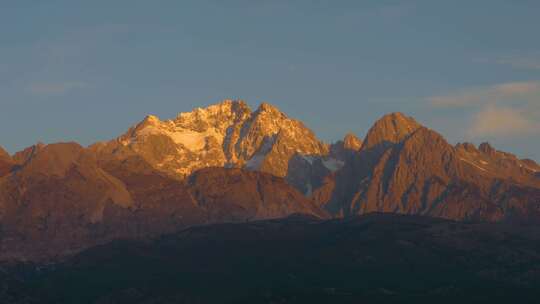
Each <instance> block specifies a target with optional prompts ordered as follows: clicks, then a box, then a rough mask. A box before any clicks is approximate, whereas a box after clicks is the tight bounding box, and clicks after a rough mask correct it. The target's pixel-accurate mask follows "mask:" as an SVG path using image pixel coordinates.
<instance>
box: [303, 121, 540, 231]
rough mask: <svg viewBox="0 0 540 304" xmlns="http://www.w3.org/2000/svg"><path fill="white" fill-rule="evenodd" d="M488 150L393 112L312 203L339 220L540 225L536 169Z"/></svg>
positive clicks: (507, 155)
mask: <svg viewBox="0 0 540 304" xmlns="http://www.w3.org/2000/svg"><path fill="white" fill-rule="evenodd" d="M488 150H489V149H488V146H487V145H482V147H481V148H480V150H477V149H476V148H474V149H473V148H472V145H470V144H468V145H458V146H457V147H453V146H451V145H450V144H448V143H447V142H446V140H445V139H444V138H443V137H442V136H441V135H440V134H438V133H436V132H434V131H432V130H429V129H427V128H425V127H423V126H421V125H419V124H418V123H416V122H415V121H414V120H412V119H408V118H407V117H406V116H404V115H402V114H399V113H398V114H391V115H387V116H385V117H383V118H382V119H381V120H379V121H378V122H376V123H375V125H374V127H373V128H372V129H371V130H370V131H369V132H368V135H367V137H366V140H365V141H364V144H363V146H362V148H361V149H360V151H359V152H358V153H357V154H356V156H355V157H354V158H353V159H352V160H350V161H349V162H348V163H347V165H346V166H345V167H344V168H343V169H342V170H340V171H339V172H338V173H337V174H336V175H335V176H333V177H332V178H329V179H328V180H327V181H326V183H325V184H324V185H323V186H322V187H321V188H320V189H318V190H317V192H316V193H315V194H314V195H313V198H314V200H315V201H316V202H317V203H318V204H320V205H324V206H325V208H326V209H327V210H328V211H330V212H331V213H332V214H334V215H337V216H345V215H352V214H364V213H369V212H396V213H402V214H423V215H430V216H437V217H445V218H451V219H459V220H463V219H467V220H489V221H500V220H527V221H529V220H532V221H538V219H540V206H539V205H538V201H539V199H540V180H539V179H538V178H537V177H535V176H534V173H535V171H534V170H533V169H530V168H531V167H534V165H533V164H532V163H530V162H529V163H528V165H527V162H523V161H520V160H518V159H517V158H516V157H515V156H512V155H510V154H507V153H502V152H494V151H491V150H489V151H488ZM475 151H478V153H477V152H475ZM475 153H476V154H481V155H483V158H479V157H478V155H476V154H475ZM476 163H479V165H477V164H476ZM482 166H484V167H485V168H484V167H482ZM488 168H489V169H488Z"/></svg>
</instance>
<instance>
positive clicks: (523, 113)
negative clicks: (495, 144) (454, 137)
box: [428, 81, 540, 139]
mask: <svg viewBox="0 0 540 304" xmlns="http://www.w3.org/2000/svg"><path fill="white" fill-rule="evenodd" d="M428 100H429V102H430V104H431V105H432V106H433V107H436V108H462V109H463V110H464V111H466V113H471V114H472V119H471V123H470V125H469V126H468V128H467V130H466V132H465V133H466V136H467V137H468V138H471V139H479V138H486V137H510V136H530V135H539V134H540V81H524V82H508V83H502V84H497V85H493V86H486V87H476V88H470V89H464V90H461V91H458V92H456V93H454V94H449V95H443V96H433V97H430V98H429V99H428Z"/></svg>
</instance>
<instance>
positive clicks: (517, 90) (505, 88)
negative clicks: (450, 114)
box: [429, 81, 540, 107]
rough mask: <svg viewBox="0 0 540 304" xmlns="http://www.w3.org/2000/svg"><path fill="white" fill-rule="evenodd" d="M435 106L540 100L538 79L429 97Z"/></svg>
mask: <svg viewBox="0 0 540 304" xmlns="http://www.w3.org/2000/svg"><path fill="white" fill-rule="evenodd" d="M429 101H430V102H431V105H433V106H436V107H470V106H478V105H483V104H486V103H491V104H493V103H499V102H512V101H525V102H535V101H536V102H539V101H540V81H524V82H508V83H502V84H498V85H493V86H486V87H477V88H469V89H464V90H461V91H459V92H456V93H453V94H449V95H443V96H433V97H430V98H429Z"/></svg>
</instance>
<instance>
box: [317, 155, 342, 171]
mask: <svg viewBox="0 0 540 304" xmlns="http://www.w3.org/2000/svg"><path fill="white" fill-rule="evenodd" d="M322 163H323V165H324V166H325V167H326V168H327V169H328V170H330V171H332V172H336V171H338V170H339V169H341V168H343V165H345V163H344V162H342V161H340V160H337V159H335V158H329V159H324V160H323V161H322Z"/></svg>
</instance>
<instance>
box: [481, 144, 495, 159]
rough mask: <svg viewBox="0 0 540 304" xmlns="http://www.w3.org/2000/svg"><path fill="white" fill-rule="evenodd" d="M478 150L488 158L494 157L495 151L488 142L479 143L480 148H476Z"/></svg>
mask: <svg viewBox="0 0 540 304" xmlns="http://www.w3.org/2000/svg"><path fill="white" fill-rule="evenodd" d="M478 150H480V151H482V152H484V153H485V154H487V155H490V156H493V155H495V154H496V152H497V150H495V148H493V147H492V146H491V145H490V144H489V143H488V142H483V143H481V144H480V146H478Z"/></svg>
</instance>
